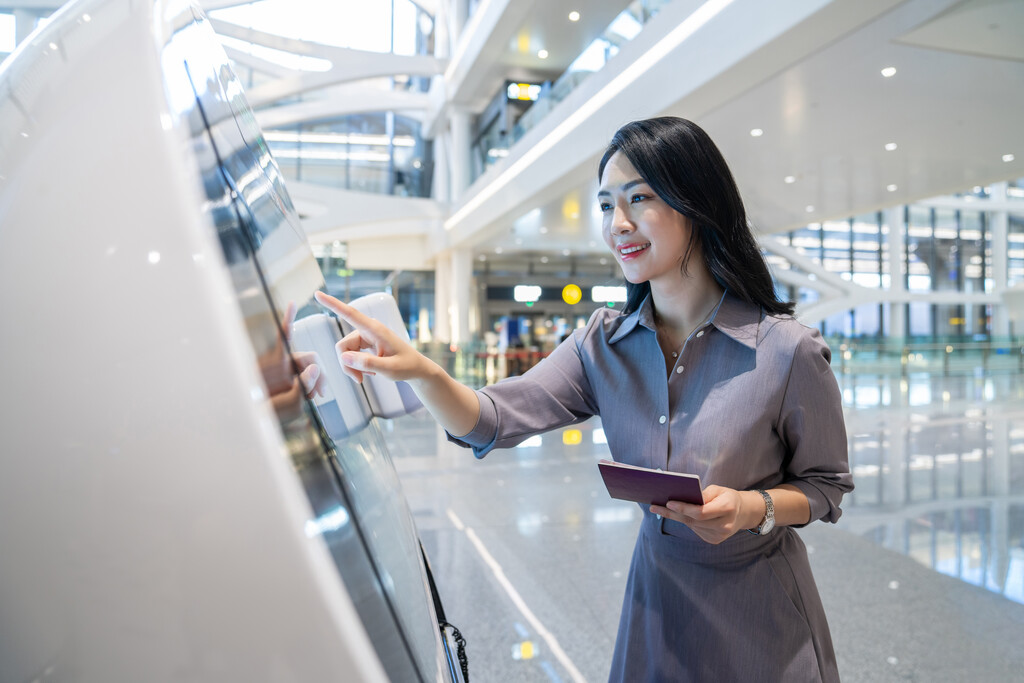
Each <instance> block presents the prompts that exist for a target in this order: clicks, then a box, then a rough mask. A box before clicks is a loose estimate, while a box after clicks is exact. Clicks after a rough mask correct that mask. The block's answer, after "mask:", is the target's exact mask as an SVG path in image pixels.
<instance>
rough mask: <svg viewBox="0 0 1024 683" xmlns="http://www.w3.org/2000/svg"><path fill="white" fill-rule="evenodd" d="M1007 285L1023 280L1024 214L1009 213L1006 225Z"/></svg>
mask: <svg viewBox="0 0 1024 683" xmlns="http://www.w3.org/2000/svg"><path fill="white" fill-rule="evenodd" d="M1006 237H1007V242H1008V244H1007V249H1006V267H1007V269H1006V275H1007V283H1006V284H1007V286H1009V287H1013V286H1014V285H1016V284H1018V283H1020V282H1024V216H1019V215H1013V214H1010V217H1009V225H1007V235H1006Z"/></svg>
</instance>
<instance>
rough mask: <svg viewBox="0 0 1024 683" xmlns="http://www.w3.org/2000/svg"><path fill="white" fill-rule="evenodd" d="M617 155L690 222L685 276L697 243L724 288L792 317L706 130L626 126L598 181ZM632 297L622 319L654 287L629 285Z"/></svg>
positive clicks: (677, 122)
mask: <svg viewBox="0 0 1024 683" xmlns="http://www.w3.org/2000/svg"><path fill="white" fill-rule="evenodd" d="M616 152H622V154H623V155H625V157H626V158H627V159H629V162H630V163H631V164H633V168H635V169H636V170H637V172H638V173H639V174H640V177H641V178H643V180H644V182H646V183H647V184H648V185H650V186H651V189H652V190H654V192H655V194H657V195H658V196H659V197H660V198H661V199H662V200H663V201H664V202H665V203H666V204H668V205H669V206H670V207H672V208H673V209H675V210H676V211H678V212H679V213H681V214H682V215H684V216H686V217H687V218H688V219H690V223H691V225H692V230H691V233H690V244H688V245H687V248H686V253H685V254H684V255H683V261H682V269H683V271H684V272H685V271H686V262H687V261H688V260H689V257H690V254H691V253H692V248H693V241H694V240H697V241H698V242H699V243H700V247H701V253H702V254H703V258H704V264H705V265H706V266H707V268H708V270H709V271H710V272H711V275H712V277H714V278H715V280H716V281H717V282H718V284H720V285H722V287H725V288H726V289H728V290H729V291H730V292H732V293H733V294H734V295H735V296H737V297H739V298H740V299H743V300H744V301H748V302H750V303H753V304H757V305H759V306H761V307H763V308H764V309H765V310H766V311H767V312H769V313H792V312H793V302H791V301H785V300H782V299H779V297H778V294H776V292H775V286H774V284H773V283H772V277H771V274H770V273H769V272H768V264H767V263H766V262H765V260H764V256H763V255H762V254H761V249H760V248H759V247H758V244H757V240H756V239H754V234H753V232H751V230H750V226H749V225H748V224H747V212H746V210H744V208H743V200H742V199H740V192H739V189H738V188H737V187H736V181H735V180H733V177H732V173H731V172H730V171H729V166H728V165H727V164H726V163H725V158H723V157H722V153H721V152H720V151H718V147H716V146H715V143H714V142H712V140H711V138H710V137H708V134H707V133H705V132H704V130H703V129H702V128H701V127H700V126H698V125H697V124H695V123H693V122H692V121H687V120H686V119H681V118H677V117H674V116H663V117H660V118H654V119H646V120H643V121H633V122H632V123H627V124H626V125H625V126H623V127H622V128H619V130H618V131H617V132H616V133H615V136H614V137H613V138H612V141H611V144H609V145H608V149H607V150H605V153H604V156H603V157H601V164H600V166H599V167H598V171H597V177H598V181H600V179H601V176H603V175H604V168H605V166H606V165H607V163H608V160H609V159H610V158H611V157H612V155H613V154H615V153H616ZM626 291H627V297H626V305H625V307H624V309H623V314H628V313H631V312H633V311H635V310H636V309H637V308H638V307H639V306H640V303H641V302H643V300H644V297H646V296H647V294H648V293H649V292H650V291H651V285H650V283H648V282H641V283H639V284H633V283H632V282H628V281H627V282H626Z"/></svg>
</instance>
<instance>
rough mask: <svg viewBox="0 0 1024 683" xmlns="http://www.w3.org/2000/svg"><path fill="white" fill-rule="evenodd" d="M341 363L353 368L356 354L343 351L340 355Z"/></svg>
mask: <svg viewBox="0 0 1024 683" xmlns="http://www.w3.org/2000/svg"><path fill="white" fill-rule="evenodd" d="M341 362H342V363H344V364H345V365H349V366H354V365H355V363H356V354H354V353H352V352H351V351H345V352H344V353H342V354H341Z"/></svg>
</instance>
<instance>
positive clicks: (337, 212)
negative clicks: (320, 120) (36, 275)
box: [288, 181, 445, 259]
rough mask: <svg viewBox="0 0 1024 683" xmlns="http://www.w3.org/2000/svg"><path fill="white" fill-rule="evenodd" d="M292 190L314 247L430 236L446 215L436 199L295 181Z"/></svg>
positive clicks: (296, 205)
mask: <svg viewBox="0 0 1024 683" xmlns="http://www.w3.org/2000/svg"><path fill="white" fill-rule="evenodd" d="M288 190H289V194H291V196H292V200H293V201H294V202H295V208H296V209H297V210H298V212H299V214H300V215H302V216H303V218H302V227H303V229H304V230H305V231H306V236H307V237H308V238H309V241H310V242H312V243H314V244H324V243H327V242H332V241H334V240H344V241H348V242H351V241H359V240H375V239H379V238H381V237H400V236H412V235H428V234H430V233H431V232H433V231H435V230H437V229H438V228H439V226H440V224H441V221H442V219H443V218H444V215H445V209H444V207H443V205H442V204H441V203H440V202H437V201H434V200H433V199H424V198H420V197H391V196H388V195H380V194H374V193H371V192H356V191H354V190H340V189H336V188H332V187H326V186H322V185H314V184H311V183H302V182H295V181H289V182H288ZM426 257H427V254H424V259H426Z"/></svg>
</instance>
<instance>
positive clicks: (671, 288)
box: [651, 269, 725, 337]
mask: <svg viewBox="0 0 1024 683" xmlns="http://www.w3.org/2000/svg"><path fill="white" fill-rule="evenodd" d="M702 270H703V269H702ZM702 275H703V277H702ZM724 291H725V290H723V289H722V286H721V285H720V284H718V282H716V281H715V279H714V278H713V277H711V274H710V273H708V272H707V271H706V270H704V271H703V273H701V274H699V275H698V274H694V275H693V276H689V277H683V278H681V279H680V280H678V281H676V282H673V283H671V284H669V285H666V284H664V283H655V282H652V283H651V302H652V303H653V304H654V315H655V320H656V321H657V323H658V325H659V326H661V327H663V328H666V329H667V330H671V331H673V332H674V333H675V334H677V335H682V336H684V337H685V336H686V335H688V334H689V333H690V332H691V331H692V330H693V329H694V328H696V327H697V326H698V325H700V324H701V323H702V322H704V320H705V319H707V318H708V317H709V316H710V315H711V313H712V311H714V309H715V306H717V305H718V302H719V301H721V299H722V293H723V292H724Z"/></svg>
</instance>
